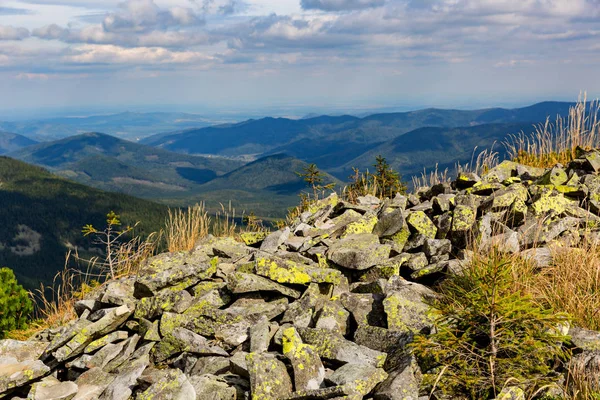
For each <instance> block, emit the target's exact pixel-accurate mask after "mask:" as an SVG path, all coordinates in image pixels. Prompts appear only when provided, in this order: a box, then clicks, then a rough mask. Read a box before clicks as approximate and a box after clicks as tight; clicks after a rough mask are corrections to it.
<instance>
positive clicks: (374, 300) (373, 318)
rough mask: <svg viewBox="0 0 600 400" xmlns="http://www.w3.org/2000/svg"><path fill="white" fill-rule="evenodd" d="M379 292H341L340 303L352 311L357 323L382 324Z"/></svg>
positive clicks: (381, 304) (383, 316) (380, 295)
mask: <svg viewBox="0 0 600 400" xmlns="http://www.w3.org/2000/svg"><path fill="white" fill-rule="evenodd" d="M384 298H385V295H383V294H380V293H342V295H341V297H340V300H341V301H342V305H343V306H344V308H346V309H347V310H348V311H350V312H351V313H352V316H353V317H354V320H355V321H356V324H357V325H359V326H360V325H373V326H384V325H385V315H384V310H383V303H382V301H383V299H384Z"/></svg>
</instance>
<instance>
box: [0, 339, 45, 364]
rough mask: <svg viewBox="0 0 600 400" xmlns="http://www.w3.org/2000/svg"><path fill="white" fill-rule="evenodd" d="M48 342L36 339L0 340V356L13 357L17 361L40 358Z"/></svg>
mask: <svg viewBox="0 0 600 400" xmlns="http://www.w3.org/2000/svg"><path fill="white" fill-rule="evenodd" d="M46 346H48V343H44V342H38V341H34V340H31V341H26V342H23V341H19V340H13V339H4V340H0V358H2V357H13V358H15V359H16V360H17V361H18V362H23V361H27V360H35V359H38V358H40V356H41V355H42V354H43V353H44V350H45V348H46Z"/></svg>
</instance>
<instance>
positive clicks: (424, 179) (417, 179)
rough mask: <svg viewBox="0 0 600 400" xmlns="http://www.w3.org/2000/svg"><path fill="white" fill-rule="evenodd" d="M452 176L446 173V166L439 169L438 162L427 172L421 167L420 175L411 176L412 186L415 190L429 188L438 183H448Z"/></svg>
mask: <svg viewBox="0 0 600 400" xmlns="http://www.w3.org/2000/svg"><path fill="white" fill-rule="evenodd" d="M451 181H452V178H450V176H449V175H448V168H446V169H445V170H443V171H440V170H439V167H438V164H435V168H434V170H433V171H429V172H427V170H426V169H423V172H421V175H420V176H419V175H415V176H413V177H412V187H413V190H414V191H415V192H417V191H419V189H424V188H430V187H432V186H434V185H438V184H440V183H450V182H451Z"/></svg>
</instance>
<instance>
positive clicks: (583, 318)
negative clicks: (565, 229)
mask: <svg viewBox="0 0 600 400" xmlns="http://www.w3.org/2000/svg"><path fill="white" fill-rule="evenodd" d="M552 253H553V254H552V256H553V257H552V263H551V264H550V265H549V266H547V267H544V268H542V269H541V270H540V271H539V272H538V273H537V274H535V275H534V276H533V277H532V281H531V283H530V285H529V290H530V291H531V293H532V294H533V295H534V296H535V297H536V298H537V299H538V300H539V301H542V302H544V303H546V304H547V305H548V306H550V307H552V308H553V309H555V310H560V311H564V312H566V313H568V314H569V315H570V316H571V318H572V319H573V322H574V323H575V324H576V325H578V326H581V327H583V328H587V329H592V330H600V244H598V242H596V241H591V242H585V243H583V244H581V245H579V246H578V247H576V248H572V247H558V246H556V247H553V248H552Z"/></svg>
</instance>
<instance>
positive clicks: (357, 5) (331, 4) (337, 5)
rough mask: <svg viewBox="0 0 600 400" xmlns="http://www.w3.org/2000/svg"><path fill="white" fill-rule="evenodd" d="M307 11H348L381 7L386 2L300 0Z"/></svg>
mask: <svg viewBox="0 0 600 400" xmlns="http://www.w3.org/2000/svg"><path fill="white" fill-rule="evenodd" d="M300 4H301V5H302V8H304V9H306V10H323V11H348V10H361V9H364V8H371V7H381V6H383V5H384V4H385V0H300Z"/></svg>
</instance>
